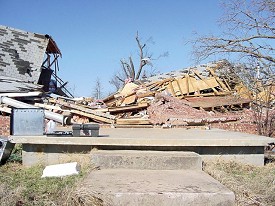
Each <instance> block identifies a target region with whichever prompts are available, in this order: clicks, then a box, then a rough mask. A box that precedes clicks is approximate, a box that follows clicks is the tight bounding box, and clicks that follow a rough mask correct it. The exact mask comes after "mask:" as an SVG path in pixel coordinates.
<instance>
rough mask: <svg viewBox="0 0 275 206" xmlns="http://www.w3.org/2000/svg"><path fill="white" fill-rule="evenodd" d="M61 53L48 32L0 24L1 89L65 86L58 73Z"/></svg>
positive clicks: (45, 89) (25, 89)
mask: <svg viewBox="0 0 275 206" xmlns="http://www.w3.org/2000/svg"><path fill="white" fill-rule="evenodd" d="M61 55H62V54H61V52H60V50H59V48H58V46H57V44H56V43H55V41H54V40H53V39H52V37H51V36H49V35H43V34H37V33H31V32H26V31H22V30H19V29H14V28H10V27H7V26H1V25H0V92H1V93H4V92H27V91H34V90H36V91H37V90H42V91H44V92H48V91H49V89H50V85H51V84H52V83H54V84H55V85H54V86H56V89H57V87H58V85H59V88H60V87H61V88H62V87H64V84H66V83H64V82H63V81H62V80H61V79H60V78H59V77H58V76H57V71H58V70H59V68H58V58H59V57H61ZM60 91H61V90H60Z"/></svg>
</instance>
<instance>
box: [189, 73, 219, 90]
mask: <svg viewBox="0 0 275 206" xmlns="http://www.w3.org/2000/svg"><path fill="white" fill-rule="evenodd" d="M193 72H194V74H195V75H196V76H197V77H199V78H200V79H201V80H202V81H204V82H205V83H206V84H207V85H208V86H209V87H210V88H211V89H212V90H213V91H214V93H215V94H219V92H218V91H217V90H216V89H215V88H214V87H211V85H209V84H208V82H207V81H205V79H204V78H203V77H202V76H201V75H200V74H199V72H198V71H197V70H193Z"/></svg>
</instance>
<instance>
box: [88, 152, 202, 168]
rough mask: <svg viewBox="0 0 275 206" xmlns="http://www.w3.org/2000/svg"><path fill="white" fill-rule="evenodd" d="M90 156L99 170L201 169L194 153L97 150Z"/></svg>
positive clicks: (199, 161) (198, 159)
mask: <svg viewBox="0 0 275 206" xmlns="http://www.w3.org/2000/svg"><path fill="white" fill-rule="evenodd" d="M91 154H92V162H93V163H94V164H95V165H96V166H98V167H100V168H101V169H119V168H120V169H123V168H124V169H144V170H145V169H148V170H182V169H193V170H201V169H202V160H201V157H200V156H199V155H198V154H197V153H194V152H176V151H137V150H136V151H135V150H97V151H92V152H91Z"/></svg>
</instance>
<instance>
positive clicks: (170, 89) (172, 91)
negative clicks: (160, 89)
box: [168, 82, 176, 97]
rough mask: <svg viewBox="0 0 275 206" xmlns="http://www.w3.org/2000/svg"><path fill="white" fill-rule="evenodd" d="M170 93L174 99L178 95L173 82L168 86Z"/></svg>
mask: <svg viewBox="0 0 275 206" xmlns="http://www.w3.org/2000/svg"><path fill="white" fill-rule="evenodd" d="M168 91H169V92H171V94H172V95H173V97H176V93H175V91H174V88H173V85H172V82H169V84H168Z"/></svg>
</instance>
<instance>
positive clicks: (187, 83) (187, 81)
mask: <svg viewBox="0 0 275 206" xmlns="http://www.w3.org/2000/svg"><path fill="white" fill-rule="evenodd" d="M185 78H186V88H187V95H189V91H190V88H189V75H188V74H186V75H185Z"/></svg>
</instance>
